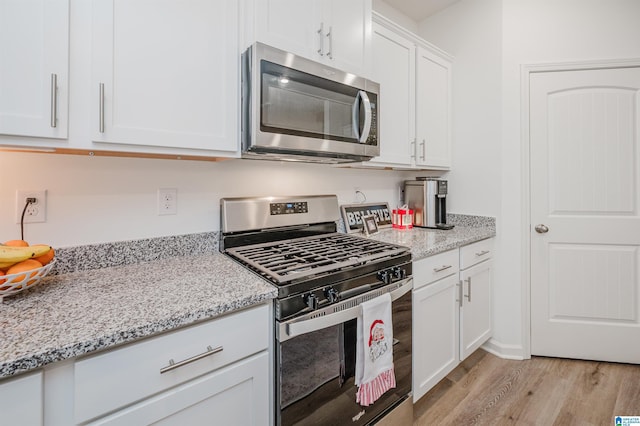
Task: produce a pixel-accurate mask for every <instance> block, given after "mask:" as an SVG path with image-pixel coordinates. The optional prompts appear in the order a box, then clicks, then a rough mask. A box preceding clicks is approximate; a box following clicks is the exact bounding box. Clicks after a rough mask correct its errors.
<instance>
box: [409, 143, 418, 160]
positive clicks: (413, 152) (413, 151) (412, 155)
mask: <svg viewBox="0 0 640 426" xmlns="http://www.w3.org/2000/svg"><path fill="white" fill-rule="evenodd" d="M417 142H418V141H417V140H416V139H413V140H412V141H411V142H409V143H410V144H411V145H413V148H412V149H411V153H412V154H411V158H414V159H415V158H416V144H417Z"/></svg>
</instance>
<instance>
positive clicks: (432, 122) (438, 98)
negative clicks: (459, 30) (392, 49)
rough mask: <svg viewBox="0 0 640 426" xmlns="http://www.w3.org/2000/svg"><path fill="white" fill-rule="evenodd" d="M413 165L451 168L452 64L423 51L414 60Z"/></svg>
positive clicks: (419, 50) (423, 49)
mask: <svg viewBox="0 0 640 426" xmlns="http://www.w3.org/2000/svg"><path fill="white" fill-rule="evenodd" d="M416 126H417V130H416V139H417V143H416V144H417V146H416V164H417V165H419V166H430V167H433V168H437V169H439V168H442V169H448V168H449V167H450V166H451V62H449V61H447V60H445V59H443V58H441V57H439V56H438V55H435V54H434V53H432V52H430V51H429V50H427V49H425V48H422V47H421V48H418V55H417V60H416Z"/></svg>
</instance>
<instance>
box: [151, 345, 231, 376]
mask: <svg viewBox="0 0 640 426" xmlns="http://www.w3.org/2000/svg"><path fill="white" fill-rule="evenodd" d="M222 349H223V348H222V346H218V347H217V348H215V349H214V348H212V347H211V345H209V346H207V351H206V352H203V353H201V354H199V355H196V356H192V357H191V358H187V359H185V360H182V361H180V362H175V361H174V360H173V359H170V360H169V365H167V366H166V367H162V368H161V369H160V374H163V373H166V372H168V371H171V370H175V369H176V368H179V367H182V366H183V365H187V364H191V363H192V362H195V361H198V360H199V359H202V358H204V357H207V356H209V355H213V354H217V353H218V352H222Z"/></svg>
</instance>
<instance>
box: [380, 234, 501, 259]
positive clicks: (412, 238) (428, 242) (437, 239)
mask: <svg viewBox="0 0 640 426" xmlns="http://www.w3.org/2000/svg"><path fill="white" fill-rule="evenodd" d="M495 235H496V231H495V228H492V227H488V226H465V225H456V227H455V228H453V229H450V230H440V229H426V228H413V229H406V230H395V229H382V230H380V231H379V232H378V233H377V234H374V235H372V236H371V237H370V238H372V239H375V240H376V241H382V242H385V243H391V244H397V245H401V246H407V247H409V248H410V249H411V256H412V260H413V261H416V260H420V259H424V258H425V257H429V256H433V255H434V254H438V253H442V252H444V251H447V250H451V249H455V248H458V247H461V246H464V245H467V244H471V243H473V242H476V241H480V240H484V239H486V238H491V237H493V236H495Z"/></svg>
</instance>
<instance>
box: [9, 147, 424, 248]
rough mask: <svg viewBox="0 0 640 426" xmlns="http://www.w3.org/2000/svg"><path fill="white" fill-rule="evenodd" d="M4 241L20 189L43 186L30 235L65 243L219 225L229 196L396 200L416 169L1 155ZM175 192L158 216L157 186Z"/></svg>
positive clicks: (12, 228)
mask: <svg viewBox="0 0 640 426" xmlns="http://www.w3.org/2000/svg"><path fill="white" fill-rule="evenodd" d="M0 170H2V178H1V180H0V200H2V203H0V241H5V240H8V239H14V238H19V237H20V226H19V225H17V224H16V223H15V213H14V212H15V191H16V190H17V189H27V190H31V189H46V190H47V191H48V195H47V196H48V199H47V222H46V223H34V224H27V225H25V239H26V240H27V241H30V242H32V243H38V242H46V243H48V244H51V245H53V246H54V247H68V246H74V245H82V244H89V243H98V242H111V241H124V240H131V239H138V238H147V237H157V236H166V235H180V234H188V233H195V232H209V231H217V230H219V229H220V225H219V223H220V217H219V210H220V208H219V200H220V198H221V197H231V196H264V195H307V194H337V195H338V198H339V202H340V203H341V204H348V203H352V202H355V201H357V200H356V198H355V191H354V188H356V187H357V188H359V189H360V190H361V191H363V192H364V193H365V195H366V196H367V200H368V201H371V202H377V201H386V202H388V203H390V206H392V207H394V206H396V205H397V201H398V198H399V197H400V194H399V188H400V184H401V182H402V180H404V179H405V178H408V179H411V178H413V174H411V173H403V172H394V171H386V170H361V169H343V168H334V167H333V166H329V165H316V164H288V163H283V162H273V161H251V160H228V161H222V162H218V163H212V162H204V161H202V162H200V161H178V160H157V159H136V158H109V157H89V156H74V155H58V154H40V153H38V154H34V153H17V152H0ZM164 187H172V188H177V189H178V214H177V215H169V216H158V214H157V196H156V191H157V189H158V188H164Z"/></svg>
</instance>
